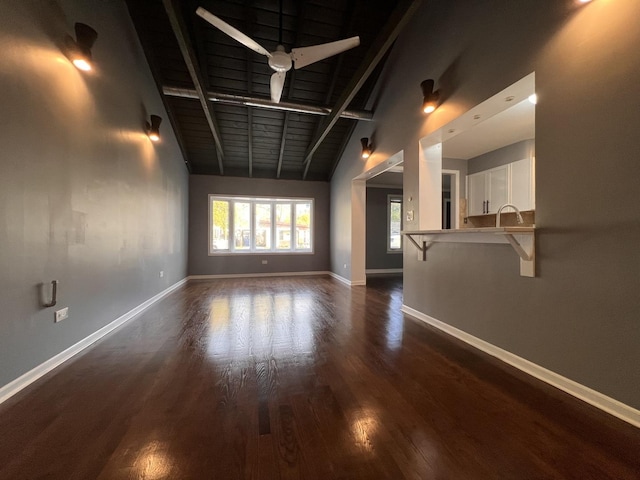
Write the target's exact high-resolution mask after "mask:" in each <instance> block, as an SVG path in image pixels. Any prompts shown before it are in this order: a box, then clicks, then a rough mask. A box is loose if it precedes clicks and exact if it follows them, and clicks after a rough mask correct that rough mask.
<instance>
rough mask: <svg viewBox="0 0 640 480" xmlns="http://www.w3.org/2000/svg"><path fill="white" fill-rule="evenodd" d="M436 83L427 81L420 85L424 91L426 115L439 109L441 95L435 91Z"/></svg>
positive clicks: (424, 110) (423, 108) (423, 101)
mask: <svg viewBox="0 0 640 480" xmlns="http://www.w3.org/2000/svg"><path fill="white" fill-rule="evenodd" d="M434 85H435V82H434V81H433V80H425V81H424V82H422V83H421V84H420V88H421V89H422V97H423V100H422V111H423V112H424V113H431V112H433V111H434V110H435V109H436V108H438V102H439V101H440V93H439V92H438V91H435V92H434V91H433V87H434Z"/></svg>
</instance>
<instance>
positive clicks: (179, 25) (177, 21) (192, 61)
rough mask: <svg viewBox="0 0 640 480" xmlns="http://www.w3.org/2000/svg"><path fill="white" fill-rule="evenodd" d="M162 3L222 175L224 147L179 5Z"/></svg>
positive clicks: (165, 1) (167, 0)
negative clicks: (193, 87) (213, 146)
mask: <svg viewBox="0 0 640 480" xmlns="http://www.w3.org/2000/svg"><path fill="white" fill-rule="evenodd" d="M163 4H164V9H165V10H166V12H167V15H168V17H169V23H170V24H171V28H172V29H173V33H174V35H175V36H176V40H177V41H178V45H179V46H180V52H181V53H182V57H183V58H184V62H185V63H186V65H187V69H188V70H189V75H190V76H191V80H192V81H193V85H194V86H195V89H196V92H197V94H198V99H199V100H200V104H201V105H202V110H203V112H204V116H205V117H206V118H207V123H208V124H209V129H210V130H211V134H212V135H213V141H214V142H215V144H216V157H217V159H218V169H219V170H220V175H224V166H223V159H224V148H223V146H222V138H221V137H220V131H219V128H218V124H217V121H216V116H215V112H214V111H213V107H212V106H211V104H210V103H209V101H208V99H207V95H206V88H205V85H206V83H205V80H204V78H203V76H202V72H201V71H200V68H199V66H198V60H197V57H196V53H195V50H194V48H193V45H192V43H191V40H190V39H189V34H188V30H187V27H186V25H185V23H184V19H183V18H182V14H181V13H180V10H179V7H178V6H177V5H176V3H175V0H163Z"/></svg>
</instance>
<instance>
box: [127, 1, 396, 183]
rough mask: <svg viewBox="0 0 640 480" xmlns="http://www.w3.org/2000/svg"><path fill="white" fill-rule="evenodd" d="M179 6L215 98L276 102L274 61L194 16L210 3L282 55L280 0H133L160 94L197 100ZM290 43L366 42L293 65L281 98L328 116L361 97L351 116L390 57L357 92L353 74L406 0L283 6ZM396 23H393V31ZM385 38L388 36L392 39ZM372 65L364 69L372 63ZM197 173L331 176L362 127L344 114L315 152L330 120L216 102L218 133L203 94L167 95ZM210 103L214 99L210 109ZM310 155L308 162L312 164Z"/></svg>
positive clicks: (209, 93) (204, 79)
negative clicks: (177, 25) (175, 25)
mask: <svg viewBox="0 0 640 480" xmlns="http://www.w3.org/2000/svg"><path fill="white" fill-rule="evenodd" d="M167 3H170V4H171V5H173V7H174V10H175V12H176V15H175V16H174V17H173V18H174V19H175V18H178V19H179V21H180V22H182V27H183V31H184V33H185V37H186V38H187V42H188V43H190V44H191V48H192V51H193V55H194V59H195V66H196V68H197V69H199V71H200V74H201V79H202V88H203V90H204V91H206V92H207V97H209V98H210V97H216V96H220V95H226V96H227V97H229V96H233V97H234V99H236V100H237V97H238V96H243V97H257V98H259V99H261V100H265V101H267V103H269V97H270V94H269V80H270V77H271V74H272V73H273V70H271V69H270V68H269V66H268V64H267V59H266V57H264V56H262V55H259V54H258V53H255V52H253V51H252V50H249V49H248V48H246V47H244V46H243V45H241V44H239V43H237V42H236V41H234V40H233V39H231V38H230V37H228V36H227V35H225V34H224V33H222V32H221V31H219V30H218V29H216V28H214V27H212V26H210V25H209V24H208V23H206V22H205V21H204V20H203V19H202V18H200V17H199V16H197V15H196V14H195V11H196V8H197V7H198V6H202V7H204V8H206V9H207V10H209V11H210V12H211V13H213V14H214V15H216V16H218V17H220V18H222V19H223V20H224V21H226V22H227V23H229V24H231V25H233V26H234V27H236V28H237V29H239V30H240V31H242V32H243V33H245V34H247V35H248V36H250V37H251V38H253V39H254V40H256V41H257V42H258V43H260V44H261V45H262V46H264V47H265V48H266V49H267V50H269V51H273V50H275V47H276V45H277V44H278V39H279V18H280V15H279V3H280V2H279V1H278V0H223V1H220V0H183V1H180V2H177V1H174V2H167V0H165V1H163V0H127V4H128V7H129V12H130V14H131V18H132V20H133V23H134V25H135V28H136V30H137V33H138V36H139V38H140V41H141V43H142V46H143V48H144V50H145V53H146V56H147V59H148V61H149V65H150V66H151V70H152V72H153V75H154V77H155V80H156V83H157V84H158V87H159V89H160V90H161V92H162V91H163V90H164V91H166V87H174V88H180V89H186V90H189V91H190V92H192V93H194V94H195V89H194V81H193V80H192V76H191V75H190V73H189V70H188V67H187V63H186V62H185V58H184V56H183V53H182V52H181V49H180V44H179V40H178V37H177V36H176V33H175V30H174V29H172V24H171V16H170V13H168V9H167V8H166V4H167ZM282 3H283V15H282V24H283V31H282V41H283V44H284V46H285V49H286V51H290V50H291V48H293V47H303V46H309V45H316V44H320V43H326V42H332V41H335V40H338V39H342V38H346V37H351V36H354V35H359V36H360V42H361V43H360V46H359V47H357V48H354V49H352V50H349V51H347V52H344V53H342V54H339V55H336V56H334V57H331V58H328V59H326V60H323V61H320V62H317V63H315V64H312V65H309V66H307V67H305V68H302V69H300V70H295V69H291V70H290V71H289V72H287V79H286V83H285V87H284V91H283V95H282V100H281V102H289V103H297V104H304V105H308V106H315V107H326V111H327V112H330V111H331V109H332V108H335V107H336V102H338V101H339V100H340V99H341V98H344V95H345V90H348V91H349V90H351V91H353V92H354V93H355V95H354V96H353V98H352V99H351V101H350V102H349V103H348V105H347V110H350V111H356V112H360V111H363V110H364V109H365V107H366V104H367V101H368V99H369V96H370V95H371V91H372V88H373V86H374V84H375V82H376V80H377V77H378V76H379V72H380V70H381V68H382V65H383V63H384V58H383V59H382V60H381V61H380V62H379V63H377V66H376V68H375V69H374V70H373V72H372V73H371V74H370V75H369V77H368V78H367V80H366V81H365V82H364V83H362V82H360V83H361V85H358V86H357V87H356V88H354V77H357V76H358V73H359V72H361V71H362V68H363V63H366V62H369V63H371V60H370V58H371V55H367V54H368V53H369V54H370V53H371V51H372V50H374V49H375V48H376V46H377V45H381V42H382V41H383V40H384V38H380V37H381V36H385V35H388V31H389V28H390V25H389V24H390V23H392V22H394V21H395V22H397V19H396V20H393V19H394V14H395V18H397V17H398V10H400V9H401V8H402V5H398V4H399V3H402V2H399V1H398V0H306V1H305V0H300V1H294V0H283V2H282ZM392 26H393V25H391V27H392ZM385 32H387V33H385ZM364 66H366V65H364ZM164 101H165V105H166V107H167V110H168V111H169V115H170V117H171V118H170V120H171V122H172V124H173V126H174V129H175V131H176V135H177V137H178V140H179V142H180V144H181V148H182V150H183V153H184V155H185V157H186V161H187V163H188V166H189V169H190V171H191V172H192V173H195V174H210V175H221V174H224V175H231V176H242V177H263V178H285V179H307V180H329V179H330V178H331V175H332V173H333V170H334V169H335V166H336V164H337V162H338V160H339V158H340V156H341V154H342V151H343V149H344V146H345V144H346V142H347V141H348V139H349V137H350V136H351V133H352V132H353V128H354V126H355V124H356V122H358V121H365V120H354V119H351V118H343V117H341V118H339V119H338V120H337V122H335V125H333V127H332V128H331V129H330V130H329V133H328V134H327V135H326V137H325V138H324V139H323V140H322V142H321V143H320V144H319V146H318V147H317V149H316V150H315V151H314V152H313V154H312V155H310V148H311V147H312V146H313V145H314V143H315V142H314V140H317V138H318V134H319V132H321V131H322V129H323V128H324V127H325V126H326V125H323V121H325V120H326V119H327V118H328V117H327V116H326V115H312V114H306V113H299V112H293V111H289V112H286V111H281V110H273V109H268V108H262V107H255V106H246V105H242V104H238V102H237V101H236V104H227V103H222V102H219V101H209V102H208V107H209V109H210V111H211V112H212V121H213V125H214V131H217V132H219V139H220V148H217V147H216V142H215V141H214V135H213V133H212V128H211V127H210V124H209V122H208V121H207V117H206V116H205V110H204V109H203V106H202V104H201V102H200V101H199V100H198V98H197V96H196V97H195V98H185V97H179V96H174V95H173V94H172V95H167V94H165V95H164ZM205 105H206V103H205ZM305 159H308V160H309V161H308V162H305Z"/></svg>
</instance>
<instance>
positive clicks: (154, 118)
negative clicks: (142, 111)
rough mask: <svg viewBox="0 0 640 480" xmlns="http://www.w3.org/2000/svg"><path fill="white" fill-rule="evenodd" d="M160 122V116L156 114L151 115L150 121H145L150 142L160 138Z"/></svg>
mask: <svg viewBox="0 0 640 480" xmlns="http://www.w3.org/2000/svg"><path fill="white" fill-rule="evenodd" d="M161 123H162V117H159V116H158V115H151V123H149V122H147V135H149V139H151V141H152V142H157V141H158V140H160V124H161Z"/></svg>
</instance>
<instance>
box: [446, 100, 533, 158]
mask: <svg viewBox="0 0 640 480" xmlns="http://www.w3.org/2000/svg"><path fill="white" fill-rule="evenodd" d="M480 115H481V114H480ZM535 136H536V129H535V105H534V104H532V103H531V102H530V101H529V100H523V101H521V102H520V103H517V104H516V105H514V106H512V107H510V108H508V109H507V110H504V111H502V112H500V113H497V114H496V115H494V116H492V117H490V118H488V119H486V120H484V121H482V122H480V123H478V124H476V125H474V126H473V127H472V128H470V129H468V130H464V131H462V132H460V133H459V134H458V135H455V136H453V137H452V138H450V139H448V140H447V141H446V142H443V144H442V148H443V150H442V156H443V157H447V158H462V159H465V160H468V159H470V158H474V157H477V156H478V155H482V154H483V153H487V152H490V151H492V150H496V149H498V148H500V147H504V146H506V145H511V144H512V143H516V142H520V141H522V140H528V139H530V138H535Z"/></svg>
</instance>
